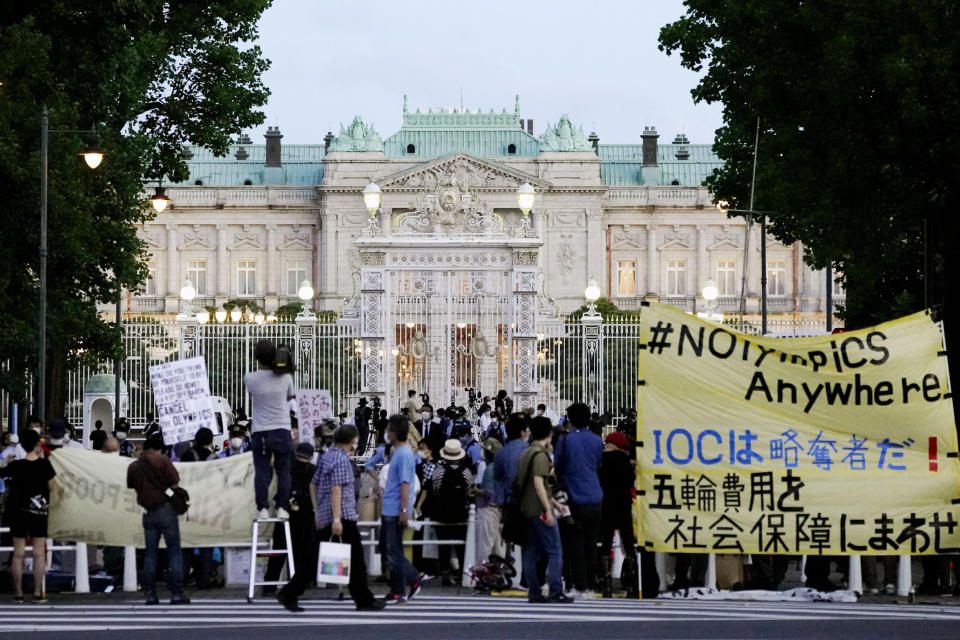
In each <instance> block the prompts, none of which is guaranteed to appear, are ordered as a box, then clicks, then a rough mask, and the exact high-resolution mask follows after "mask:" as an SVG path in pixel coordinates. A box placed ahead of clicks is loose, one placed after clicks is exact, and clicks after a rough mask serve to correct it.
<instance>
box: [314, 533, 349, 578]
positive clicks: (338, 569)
mask: <svg viewBox="0 0 960 640" xmlns="http://www.w3.org/2000/svg"><path fill="white" fill-rule="evenodd" d="M317 582H325V583H327V584H350V545H348V544H343V543H342V542H321V543H320V557H319V560H318V561H317Z"/></svg>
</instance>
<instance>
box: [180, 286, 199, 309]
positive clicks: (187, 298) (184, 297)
mask: <svg viewBox="0 0 960 640" xmlns="http://www.w3.org/2000/svg"><path fill="white" fill-rule="evenodd" d="M196 297H197V290H196V289H194V288H193V283H192V282H190V278H187V279H186V280H184V281H183V286H182V287H180V300H181V301H182V304H181V305H180V315H181V316H183V318H184V319H190V318H192V317H193V299H194V298H196Z"/></svg>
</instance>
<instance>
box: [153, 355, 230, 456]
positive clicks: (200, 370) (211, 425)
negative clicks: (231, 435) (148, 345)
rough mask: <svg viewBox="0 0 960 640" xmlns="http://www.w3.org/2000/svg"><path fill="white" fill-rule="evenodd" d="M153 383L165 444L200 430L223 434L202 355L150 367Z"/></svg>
mask: <svg viewBox="0 0 960 640" xmlns="http://www.w3.org/2000/svg"><path fill="white" fill-rule="evenodd" d="M150 384H151V386H152V387H153V399H154V402H155V403H156V405H157V420H158V421H159V422H160V429H161V431H162V432H163V442H164V444H177V443H178V442H184V441H185V440H191V439H192V438H193V436H194V434H195V433H196V432H197V429H199V428H201V427H207V428H208V429H210V430H211V431H213V434H214V435H217V434H219V433H220V426H219V425H218V424H217V419H216V416H215V415H214V413H213V405H212V404H211V402H210V383H209V382H208V381H207V367H206V365H205V364H204V362H203V358H201V357H199V356H198V357H196V358H189V359H187V360H175V361H173V362H166V363H164V364H157V365H153V366H151V367H150Z"/></svg>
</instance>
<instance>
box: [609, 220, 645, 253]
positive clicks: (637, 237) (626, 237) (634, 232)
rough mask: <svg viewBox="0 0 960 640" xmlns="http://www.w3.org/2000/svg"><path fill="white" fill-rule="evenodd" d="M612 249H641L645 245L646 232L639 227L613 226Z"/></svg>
mask: <svg viewBox="0 0 960 640" xmlns="http://www.w3.org/2000/svg"><path fill="white" fill-rule="evenodd" d="M611 235H612V238H611V239H612V240H613V247H612V248H613V249H627V248H634V249H642V248H644V247H645V246H646V233H645V232H644V231H643V229H641V228H640V227H635V226H634V227H631V226H624V227H613V229H612V234H611Z"/></svg>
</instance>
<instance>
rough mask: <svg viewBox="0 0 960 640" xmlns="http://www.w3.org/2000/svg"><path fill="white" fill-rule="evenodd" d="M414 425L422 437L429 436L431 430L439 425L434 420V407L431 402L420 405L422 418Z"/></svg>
mask: <svg viewBox="0 0 960 640" xmlns="http://www.w3.org/2000/svg"><path fill="white" fill-rule="evenodd" d="M413 426H414V427H416V429H417V431H418V432H419V433H420V437H421V438H427V437H429V436H430V430H431V429H433V428H434V427H436V426H437V425H436V424H434V422H433V407H431V406H430V405H429V404H424V405H423V406H422V407H420V419H419V420H418V421H417V422H415V423H414V424H413Z"/></svg>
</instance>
